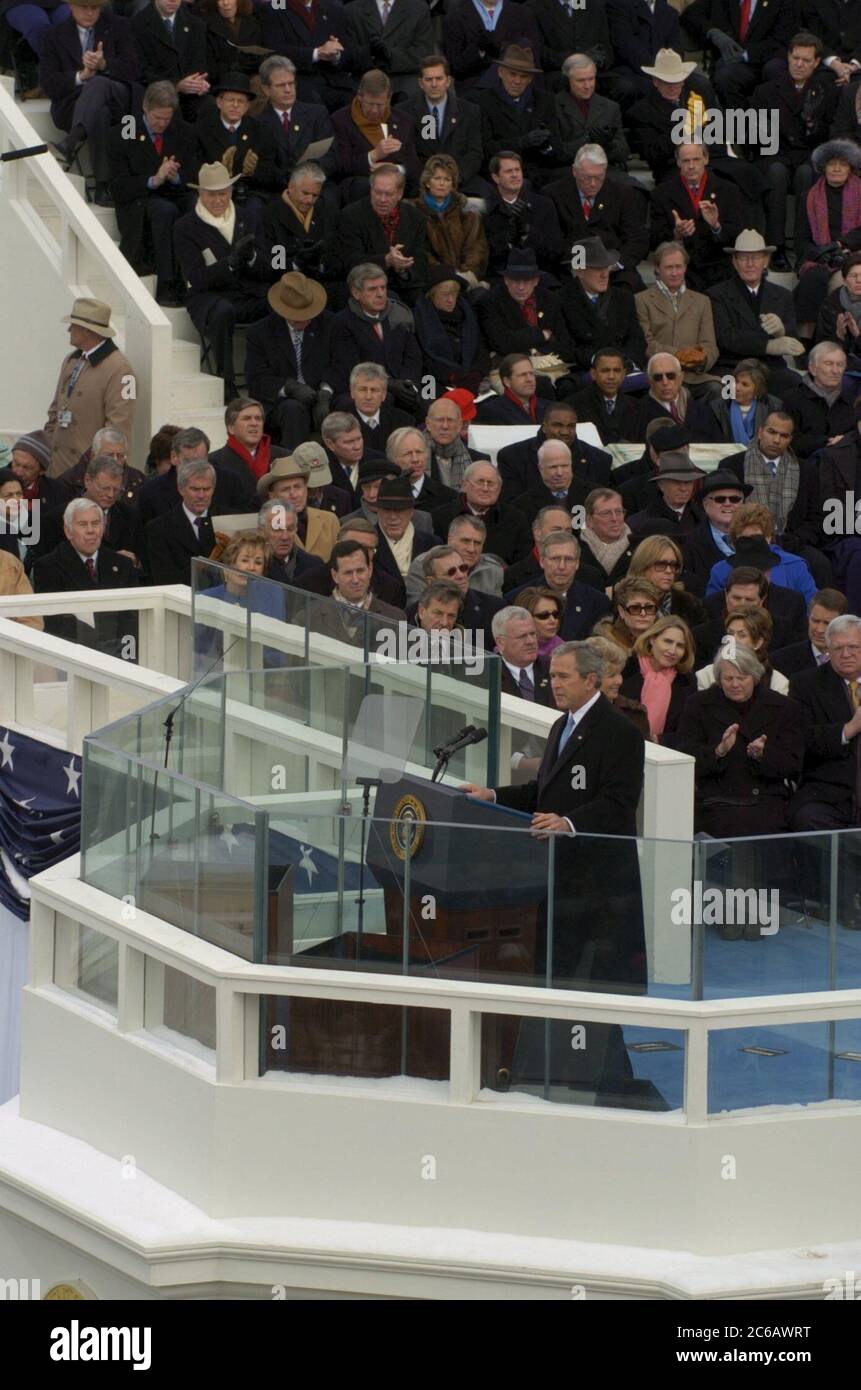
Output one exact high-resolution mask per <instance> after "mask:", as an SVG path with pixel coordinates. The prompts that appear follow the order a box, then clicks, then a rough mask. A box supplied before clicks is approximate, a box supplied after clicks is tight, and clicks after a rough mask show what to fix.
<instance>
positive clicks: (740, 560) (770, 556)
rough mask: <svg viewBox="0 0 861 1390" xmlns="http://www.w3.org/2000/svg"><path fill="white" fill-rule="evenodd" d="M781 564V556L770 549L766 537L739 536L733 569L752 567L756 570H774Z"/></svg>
mask: <svg viewBox="0 0 861 1390" xmlns="http://www.w3.org/2000/svg"><path fill="white" fill-rule="evenodd" d="M779 564H780V556H779V555H775V553H774V551H773V550H771V549H770V548H769V544H768V541H767V540H766V539H765V536H739V537H738V539H737V541H736V543H735V558H734V559H733V562H732V567H733V569H740V568H741V567H742V566H744V565H750V567H751V568H752V569H755V570H773V569H774V567H775V565H779Z"/></svg>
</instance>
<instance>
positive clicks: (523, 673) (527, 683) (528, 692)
mask: <svg viewBox="0 0 861 1390" xmlns="http://www.w3.org/2000/svg"><path fill="white" fill-rule="evenodd" d="M517 684H518V686H519V687H520V693H521V695H522V696H523V698H524V700H534V699H535V686H534V685H533V683H532V681H531V680H530V679H529V672H528V671H527V669H526V667H525V666H522V667H521V668H520V678H519V680H518V682H517Z"/></svg>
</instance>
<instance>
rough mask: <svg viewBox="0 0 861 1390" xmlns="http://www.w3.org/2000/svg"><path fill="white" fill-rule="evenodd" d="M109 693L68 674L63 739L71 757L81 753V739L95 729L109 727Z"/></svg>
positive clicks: (102, 687)
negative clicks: (107, 725) (73, 754)
mask: <svg viewBox="0 0 861 1390" xmlns="http://www.w3.org/2000/svg"><path fill="white" fill-rule="evenodd" d="M110 697H111V692H110V689H109V688H108V686H106V685H100V684H96V682H95V681H91V680H87V678H86V676H80V675H72V674H71V673H70V674H69V679H68V682H67V690H66V699H67V702H68V703H67V715H66V737H67V741H68V745H69V748H70V749H71V750H72V752H73V753H80V752H81V749H82V748H83V746H84V739H85V737H86V736H87V734H90V733H92V732H93V730H94V729H100V728H102V726H103V725H105V724H109V723H110V709H111V698H110Z"/></svg>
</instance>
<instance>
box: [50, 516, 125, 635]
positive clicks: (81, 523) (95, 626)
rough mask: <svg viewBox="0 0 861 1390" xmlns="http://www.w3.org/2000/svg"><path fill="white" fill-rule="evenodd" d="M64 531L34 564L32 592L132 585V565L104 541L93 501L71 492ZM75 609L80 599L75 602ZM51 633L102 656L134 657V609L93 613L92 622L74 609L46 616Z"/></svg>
mask: <svg viewBox="0 0 861 1390" xmlns="http://www.w3.org/2000/svg"><path fill="white" fill-rule="evenodd" d="M63 532H64V537H63V539H62V540H61V541H60V542H59V544H58V545H57V546H56V547H55V549H54V550H52V551H51V552H50V553H49V554H47V555H44V556H43V557H42V559H40V560H37V561H36V563H35V564H34V566H33V573H32V583H33V592H34V593H37V594H62V593H77V592H79V591H81V590H84V591H86V590H95V589H127V588H134V587H136V586H137V584H138V582H139V580H138V575H137V571H136V569H135V567H134V565H133V564H132V562H131V560H128V559H126V557H125V556H124V555H119V554H117V552H116V551H114V550H111V549H110V547H109V546H107V545H105V543H104V533H105V519H104V514H103V512H102V508H101V507H100V506H99V504H98V503H97V502H92V501H90V500H89V499H88V498H86V497H76V498H75V499H74V500H73V501H72V502H69V503H68V505H67V506H66V508H65V511H64V512H63ZM74 607H75V609H76V610H78V611H80V610H81V609H82V608H83V605H82V604H81V603H80V602H77V603H76V604H75V606H74ZM45 631H46V632H47V633H48V634H49V635H50V636H51V637H62V638H63V639H64V640H65V641H67V642H80V643H82V644H83V645H84V646H87V647H93V648H95V649H97V650H98V651H101V652H104V653H105V654H106V655H107V656H118V657H123V658H124V659H125V660H126V661H136V660H137V614H136V613H125V612H122V611H120V612H115V613H95V614H94V615H93V622H87V621H85V620H84V619H83V617H78V616H75V614H74V611H73V612H72V613H69V614H65V613H64V614H60V615H57V616H55V617H47V618H46V619H45Z"/></svg>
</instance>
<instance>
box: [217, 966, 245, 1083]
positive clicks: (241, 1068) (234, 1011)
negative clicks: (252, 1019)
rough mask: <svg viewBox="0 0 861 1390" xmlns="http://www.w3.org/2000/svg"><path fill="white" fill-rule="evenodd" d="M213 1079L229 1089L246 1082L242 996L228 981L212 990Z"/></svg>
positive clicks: (222, 982)
mask: <svg viewBox="0 0 861 1390" xmlns="http://www.w3.org/2000/svg"><path fill="white" fill-rule="evenodd" d="M215 1079H216V1081H218V1082H222V1083H223V1084H225V1085H229V1086H235V1085H237V1084H238V1083H239V1082H240V1081H243V1080H244V1079H245V1009H244V1007H243V995H242V994H241V993H240V992H239V990H237V989H236V988H235V987H234V985H233V983H232V982H231V981H230V980H223V981H221V983H220V984H219V985H218V986H217V988H216V991H215Z"/></svg>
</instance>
